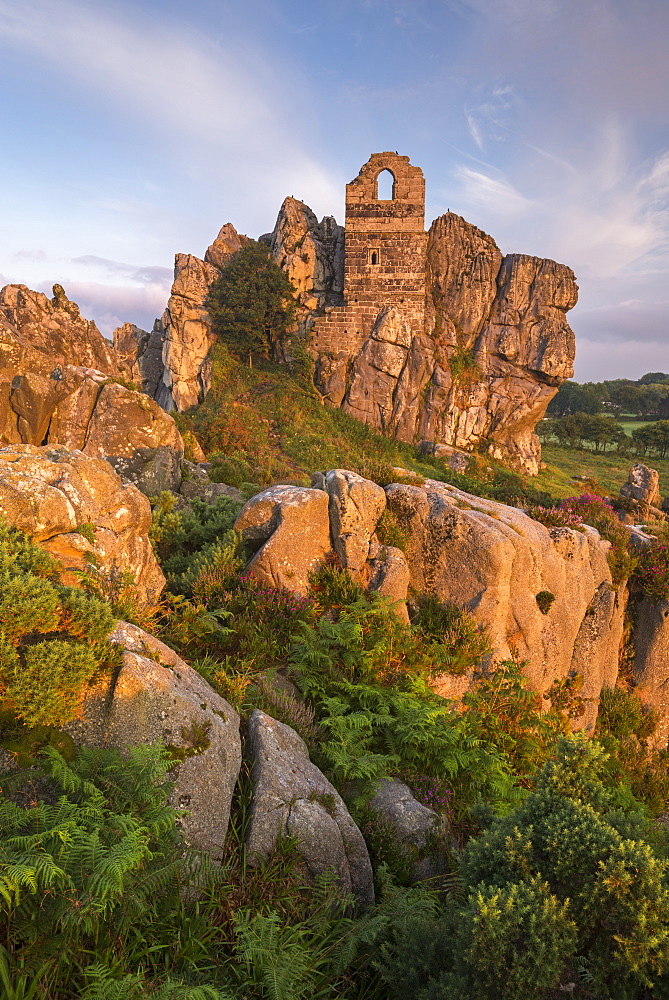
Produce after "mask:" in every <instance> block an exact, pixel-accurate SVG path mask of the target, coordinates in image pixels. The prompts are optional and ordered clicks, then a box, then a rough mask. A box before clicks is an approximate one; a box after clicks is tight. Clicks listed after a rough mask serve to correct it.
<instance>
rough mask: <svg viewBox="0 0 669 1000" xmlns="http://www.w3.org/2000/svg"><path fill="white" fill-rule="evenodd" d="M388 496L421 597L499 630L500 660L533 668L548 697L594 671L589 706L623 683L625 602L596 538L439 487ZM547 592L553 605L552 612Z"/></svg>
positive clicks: (393, 489)
mask: <svg viewBox="0 0 669 1000" xmlns="http://www.w3.org/2000/svg"><path fill="white" fill-rule="evenodd" d="M386 495H387V498H388V506H389V507H390V509H391V510H392V511H393V512H394V513H395V515H396V517H397V518H398V519H399V521H400V523H401V524H402V525H403V526H404V528H405V530H406V531H407V533H408V538H409V540H408V543H407V546H406V552H405V554H406V559H407V564H408V566H409V569H410V572H411V587H412V588H413V589H414V590H415V591H416V592H417V593H419V594H427V595H430V596H433V597H436V598H438V599H439V600H440V601H443V602H449V603H453V604H456V605H457V606H458V607H461V608H467V609H468V610H469V611H471V612H472V613H473V614H474V615H475V617H476V618H477V619H478V620H479V621H481V622H482V623H483V624H485V625H486V626H487V628H488V630H489V634H490V638H491V641H492V646H493V658H494V659H496V660H503V659H509V658H510V657H512V656H513V655H516V656H518V657H519V658H520V660H522V661H525V667H524V671H525V674H526V676H527V677H528V680H529V682H530V685H531V686H532V687H533V688H534V689H535V690H536V691H540V692H545V691H547V690H548V688H549V687H550V685H551V683H552V682H553V680H555V679H558V680H562V679H564V678H565V677H567V676H568V675H569V674H570V673H571V672H581V671H582V670H583V668H584V667H585V666H587V676H588V678H589V682H588V683H589V690H588V695H589V696H592V697H594V698H598V697H599V691H600V690H601V687H602V686H609V687H610V686H612V685H613V684H614V683H615V678H616V676H617V670H618V666H617V663H618V660H617V651H618V647H619V644H620V639H621V637H622V627H623V613H624V596H623V595H622V594H620V593H617V592H616V588H615V587H614V586H613V583H612V581H611V573H610V570H609V566H608V562H607V558H606V554H607V551H608V549H609V543H608V542H606V541H604V540H602V539H601V538H600V536H599V534H598V532H597V531H595V529H594V528H588V527H585V529H584V531H578V530H575V529H572V528H563V527H560V528H546V527H544V525H543V524H539V523H538V522H537V521H534V520H532V518H530V517H528V515H527V514H525V513H524V512H523V511H521V510H519V509H518V508H516V507H508V506H507V505H505V504H501V503H497V502H496V501H493V500H485V499H482V498H481V497H475V496H472V495H470V494H468V493H464V492H462V491H461V490H458V489H456V488H455V487H453V486H450V485H448V484H447V483H437V482H434V481H432V480H427V481H426V482H425V484H424V485H423V486H405V485H397V484H394V485H391V486H388V487H387V488H386ZM542 592H543V593H547V594H549V595H551V597H552V601H550V602H549V607H548V608H545V607H543V608H542V601H541V598H539V599H538V595H540V594H542ZM445 680H446V681H448V679H447V678H445ZM436 687H437V690H439V684H438V683H437V685H436ZM590 689H591V690H592V694H591V691H590ZM596 711H597V710H596V702H594V703H588V705H587V707H586V712H585V715H584V716H583V718H582V719H581V720H580V723H581V725H584V726H586V727H590V726H591V725H592V723H593V721H594V718H595V717H596Z"/></svg>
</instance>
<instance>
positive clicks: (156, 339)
mask: <svg viewBox="0 0 669 1000" xmlns="http://www.w3.org/2000/svg"><path fill="white" fill-rule="evenodd" d="M163 334H164V330H163V324H162V320H160V319H157V320H156V321H155V323H154V324H153V329H152V330H151V331H149V330H141V329H140V328H139V327H138V326H135V324H134V323H124V324H123V326H119V327H117V328H116V329H115V330H114V333H113V338H114V350H115V351H116V353H117V355H118V356H119V357H120V358H121V359H122V361H123V364H124V365H125V367H126V368H127V369H128V371H129V373H130V376H131V378H132V380H133V382H134V383H135V384H136V385H138V386H140V387H141V389H142V392H145V393H146V394H147V396H150V397H151V398H152V399H153V398H154V397H155V395H156V392H157V391H158V386H159V384H160V381H161V379H162V376H163Z"/></svg>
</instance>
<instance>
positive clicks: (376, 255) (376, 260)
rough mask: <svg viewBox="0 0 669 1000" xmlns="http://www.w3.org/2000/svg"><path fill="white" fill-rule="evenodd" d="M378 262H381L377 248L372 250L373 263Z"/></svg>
mask: <svg viewBox="0 0 669 1000" xmlns="http://www.w3.org/2000/svg"><path fill="white" fill-rule="evenodd" d="M378 263H379V255H378V253H377V252H376V250H373V251H372V264H378Z"/></svg>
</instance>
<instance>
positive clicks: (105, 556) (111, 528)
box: [0, 445, 165, 602]
mask: <svg viewBox="0 0 669 1000" xmlns="http://www.w3.org/2000/svg"><path fill="white" fill-rule="evenodd" d="M0 514H4V515H5V517H6V518H7V520H8V522H9V523H10V524H13V525H16V527H18V528H21V530H22V531H25V532H26V533H27V534H28V535H30V536H31V537H32V538H34V540H35V541H36V542H38V543H39V544H40V545H41V546H42V547H43V548H45V549H46V550H47V552H50V553H51V554H52V555H54V556H56V557H57V558H58V559H60V561H61V562H62V563H63V581H64V582H65V583H70V584H74V585H76V584H77V583H78V578H77V577H76V576H75V575H73V572H72V571H73V570H83V569H85V568H87V567H88V565H89V564H88V563H87V561H86V554H87V553H90V552H93V553H94V554H95V556H96V558H97V561H98V565H99V567H100V569H101V570H102V572H113V571H114V570H129V571H130V572H131V573H132V574H133V575H134V577H135V581H136V585H137V587H138V589H139V592H140V595H141V596H142V597H143V598H145V599H146V600H148V601H149V602H154V601H155V600H156V599H157V598H158V596H159V595H160V592H161V590H162V589H163V587H164V585H165V578H164V576H163V574H162V572H161V570H160V567H159V566H158V563H157V561H156V558H155V556H154V554H153V550H152V548H151V543H150V541H149V537H148V535H149V528H150V526H151V507H150V505H149V501H148V500H147V499H146V497H145V496H144V495H143V494H142V493H140V492H139V490H138V489H136V487H134V486H132V485H131V484H130V483H123V482H122V481H121V479H120V477H119V476H118V475H117V474H116V473H115V472H114V470H113V469H112V467H111V466H110V465H109V463H108V462H105V461H102V460H100V459H95V458H89V457H87V456H86V455H83V454H82V453H81V452H79V451H72V452H68V451H65V450H64V449H62V448H61V449H59V448H52V447H48V446H47V447H43V448H38V447H35V446H34V445H13V446H10V447H8V448H2V449H0ZM82 532H85V534H86V535H90V533H91V532H92V533H93V537H94V541H93V542H91V541H90V537H88V538H87V537H84V534H82Z"/></svg>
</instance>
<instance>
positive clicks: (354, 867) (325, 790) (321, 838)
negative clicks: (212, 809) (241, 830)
mask: <svg viewBox="0 0 669 1000" xmlns="http://www.w3.org/2000/svg"><path fill="white" fill-rule="evenodd" d="M248 739H249V748H250V755H251V759H252V761H253V770H252V774H251V777H252V781H253V800H252V804H251V819H250V822H249V829H248V835H247V841H246V849H247V853H248V856H249V858H250V860H251V862H252V863H253V859H254V856H255V858H256V860H257V859H258V858H267V857H269V856H270V854H271V853H272V852H273V851H274V849H275V847H276V845H277V842H278V840H279V838H280V837H281V836H284V837H294V838H295V839H296V841H297V851H298V853H299V854H300V855H301V856H302V858H303V859H304V863H305V865H306V868H307V871H308V873H309V875H311V876H312V877H316V876H318V875H321V874H323V873H325V872H327V871H330V872H332V873H333V874H334V876H335V879H336V882H337V885H338V887H339V888H340V889H341V890H342V891H343V892H345V893H351V894H352V895H353V896H354V897H355V899H356V900H357V902H358V904H359V905H360V906H362V907H365V906H370V905H371V904H372V903H373V902H374V884H373V880H372V866H371V863H370V860H369V855H368V853H367V847H366V846H365V841H364V840H363V837H362V834H361V833H360V830H359V829H358V827H357V826H356V825H355V823H354V822H353V820H352V819H351V816H350V814H349V812H348V809H347V808H346V806H345V805H344V802H343V800H342V798H341V796H340V795H339V793H338V792H337V790H336V789H335V787H334V785H332V784H330V782H329V781H328V780H327V778H326V777H325V776H324V775H323V774H322V773H321V771H319V769H318V768H317V767H316V765H315V764H312V763H311V761H310V760H309V751H308V749H307V745H306V743H305V742H304V740H302V739H301V737H299V736H298V735H297V733H296V732H295V730H294V729H291V728H290V726H286V725H284V723H282V722H277V721H276V720H275V719H272V718H271V717H270V716H269V715H265V713H264V712H260V711H259V710H258V709H256V710H255V711H254V712H253V714H252V716H251V719H250V722H249V731H248Z"/></svg>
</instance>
